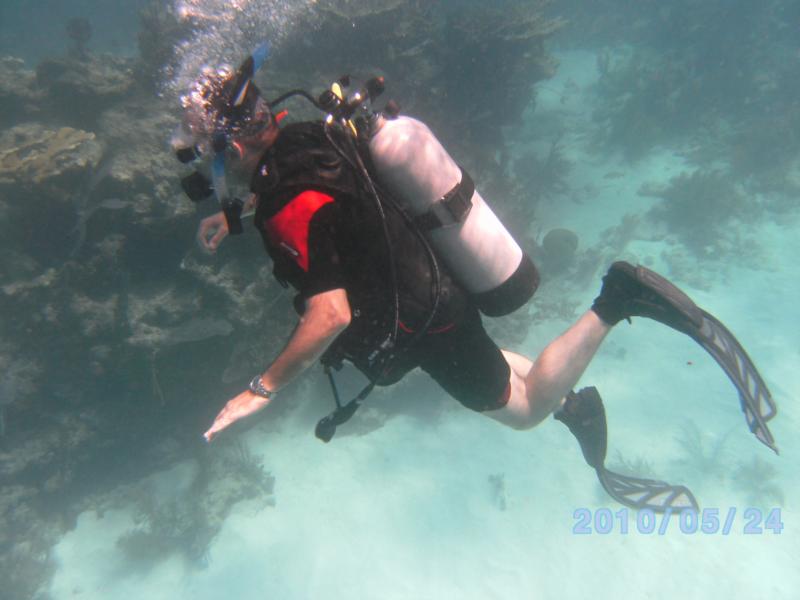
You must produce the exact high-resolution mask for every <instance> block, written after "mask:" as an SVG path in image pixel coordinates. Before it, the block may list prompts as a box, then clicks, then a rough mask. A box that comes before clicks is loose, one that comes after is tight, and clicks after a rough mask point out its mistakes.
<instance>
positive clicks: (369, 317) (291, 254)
mask: <svg viewBox="0 0 800 600" xmlns="http://www.w3.org/2000/svg"><path fill="white" fill-rule="evenodd" d="M251 188H252V190H253V192H254V193H256V194H258V196H259V202H258V208H257V210H256V215H255V225H256V227H257V229H258V230H259V231H260V233H261V236H262V239H263V241H264V246H265V248H266V250H267V252H268V253H269V255H270V256H271V257H272V259H273V265H274V269H273V271H274V273H275V276H276V277H277V278H278V279H279V280H280V281H283V282H286V283H289V284H291V286H292V287H293V288H295V289H296V290H297V292H298V295H297V298H296V299H295V307H296V308H298V310H299V311H302V309H303V306H304V304H305V299H307V298H310V297H311V296H314V295H316V294H319V293H322V292H326V291H330V290H334V289H339V288H343V289H344V290H346V292H347V297H348V301H349V303H350V307H351V311H352V319H351V324H350V326H349V327H348V328H347V329H346V330H345V331H344V332H343V333H342V334H341V335H340V336H339V337H338V338H337V340H336V342H335V343H334V346H335V348H336V350H337V351H339V352H340V353H341V358H347V359H349V360H351V361H352V362H354V363H355V364H356V366H358V367H359V368H360V369H361V370H362V371H365V372H367V374H368V375H369V370H370V365H369V364H368V361H367V357H368V356H370V354H371V353H372V352H373V350H374V349H375V348H376V347H378V346H379V345H380V344H381V343H382V342H383V341H384V340H385V339H386V338H387V336H388V335H389V333H390V332H391V330H392V329H393V325H394V318H395V312H394V295H393V286H392V281H391V276H390V268H389V264H390V263H389V254H388V250H387V243H386V238H385V235H384V229H383V224H382V221H381V216H380V214H379V213H378V211H377V207H376V204H375V200H374V199H373V198H372V197H371V196H369V194H368V193H366V192H365V191H364V189H363V187H362V184H361V182H360V180H359V179H358V177H357V176H356V174H355V173H354V172H353V170H352V168H351V167H350V166H349V165H348V164H347V163H346V162H345V161H344V160H343V159H341V157H340V156H339V155H338V154H337V153H336V151H335V150H334V149H333V148H332V147H331V146H330V144H329V142H328V140H327V138H326V137H325V134H324V130H323V128H322V124H321V123H298V124H293V125H289V126H287V127H286V128H284V129H283V130H282V131H281V134H280V136H279V138H278V140H277V141H276V143H275V144H274V145H273V147H272V148H270V150H269V151H268V152H267V153H266V154H265V156H264V157H263V158H262V160H261V162H260V164H259V166H258V168H257V170H256V174H255V176H254V178H253V181H252V184H251ZM384 211H385V215H386V225H387V228H388V231H389V239H390V243H391V248H392V256H393V257H394V264H395V271H396V277H397V284H398V295H399V300H400V302H399V306H400V319H399V323H398V328H399V329H400V330H401V331H404V332H406V333H408V332H413V331H415V330H416V329H417V328H419V327H421V326H422V324H424V323H425V321H426V319H427V318H428V316H429V315H430V311H431V308H432V306H433V302H434V298H433V294H434V289H433V275H432V272H433V271H432V268H431V263H430V258H429V256H428V254H427V252H426V251H425V248H424V246H423V244H422V242H421V241H420V240H419V238H418V237H417V236H416V235H415V234H414V233H413V231H412V230H411V228H410V226H409V225H408V224H407V222H406V221H405V220H404V219H403V217H402V216H401V215H400V214H399V213H398V212H397V211H396V210H394V209H392V208H391V207H390V206H387V205H386V204H384ZM440 273H441V275H440V287H441V291H440V294H441V295H440V305H439V306H440V308H439V310H438V311H437V315H436V317H435V318H434V321H433V323H432V324H431V329H432V330H442V329H445V328H447V327H449V326H451V325H452V323H453V322H455V321H457V320H458V319H459V318H460V316H461V315H462V313H463V312H464V310H465V308H466V305H467V303H468V300H467V296H466V294H465V293H464V292H463V290H461V288H460V287H459V286H458V285H456V284H455V283H454V282H453V280H452V278H451V277H450V276H449V274H448V273H447V271H446V269H445V268H444V267H443V265H441V263H440Z"/></svg>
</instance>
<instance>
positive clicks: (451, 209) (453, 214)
mask: <svg viewBox="0 0 800 600" xmlns="http://www.w3.org/2000/svg"><path fill="white" fill-rule="evenodd" d="M474 194H475V182H473V181H472V177H470V176H469V173H467V172H466V171H465V170H464V169H461V181H460V182H459V183H457V184H456V185H455V187H453V189H452V190H450V191H449V192H447V193H446V194H445V195H444V196H442V197H441V198H440V199H439V200H437V201H436V202H435V203H434V204H433V205H432V206H431V208H430V210H428V212H425V213H423V214H421V215H419V216H417V217H415V218H414V221H415V222H416V224H417V227H419V228H420V229H421V230H422V231H431V230H433V229H438V228H439V227H451V226H453V225H457V224H459V223H463V222H464V221H465V220H466V218H467V215H468V214H469V211H470V210H472V196H473V195H474Z"/></svg>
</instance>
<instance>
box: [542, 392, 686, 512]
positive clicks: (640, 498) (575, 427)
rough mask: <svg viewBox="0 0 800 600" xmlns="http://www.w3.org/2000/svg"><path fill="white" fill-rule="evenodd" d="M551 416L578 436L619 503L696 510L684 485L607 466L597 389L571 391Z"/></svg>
mask: <svg viewBox="0 0 800 600" xmlns="http://www.w3.org/2000/svg"><path fill="white" fill-rule="evenodd" d="M553 417H554V418H555V419H556V420H558V421H561V422H562V423H564V424H565V425H566V426H567V427H568V428H569V430H570V431H571V432H572V434H573V435H574V436H575V437H576V438H577V440H578V443H579V444H580V445H581V452H583V457H584V459H585V460H586V462H587V464H588V465H589V466H590V467H592V468H594V470H595V472H596V473H597V478H598V479H599V480H600V485H602V486H603V489H604V490H606V492H608V494H609V495H610V496H611V497H612V498H614V500H616V501H617V502H619V503H620V504H623V505H625V506H629V507H631V508H634V509H636V510H642V509H650V510H652V511H653V512H657V513H663V512H666V511H667V510H673V511H680V510H682V509H684V508H693V509H695V510H697V508H698V505H697V500H695V497H694V495H693V494H692V492H690V491H689V489H688V488H686V487H685V486H683V485H671V484H669V483H667V482H665V481H659V480H656V479H644V478H641V477H633V476H629V475H622V474H620V473H615V472H613V471H609V470H608V469H606V467H605V458H606V449H607V446H608V426H607V423H606V411H605V408H604V407H603V400H602V398H600V393H599V392H598V391H597V388H595V387H587V388H583V389H582V390H580V391H579V392H577V393H575V392H570V393H569V394H567V398H566V401H565V402H564V406H563V407H562V408H561V410H559V411H558V412H556V413H555V414H554V415H553Z"/></svg>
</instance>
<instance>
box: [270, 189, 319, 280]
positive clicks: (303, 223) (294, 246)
mask: <svg viewBox="0 0 800 600" xmlns="http://www.w3.org/2000/svg"><path fill="white" fill-rule="evenodd" d="M329 202H333V198H332V197H331V196H328V195H327V194H323V193H321V192H315V191H311V190H309V191H307V192H303V193H302V194H299V195H298V196H295V197H294V198H293V199H292V200H291V201H290V202H289V203H288V204H287V205H286V206H284V207H283V208H282V209H281V210H280V211H279V212H278V213H277V214H275V215H274V216H273V217H272V218H271V219H269V220H268V221H267V222H266V223H265V227H264V228H265V230H266V233H267V236H269V241H270V243H272V244H273V245H274V246H275V247H276V248H280V249H281V250H283V251H284V252H286V253H287V254H289V255H290V256H291V257H292V259H293V260H294V261H295V262H296V263H297V264H298V265H299V266H300V268H301V269H303V271H306V272H308V226H309V224H310V223H311V218H312V217H313V216H314V215H315V214H316V212H317V211H318V210H319V209H320V208H322V207H323V206H325V205H326V204H328V203H329Z"/></svg>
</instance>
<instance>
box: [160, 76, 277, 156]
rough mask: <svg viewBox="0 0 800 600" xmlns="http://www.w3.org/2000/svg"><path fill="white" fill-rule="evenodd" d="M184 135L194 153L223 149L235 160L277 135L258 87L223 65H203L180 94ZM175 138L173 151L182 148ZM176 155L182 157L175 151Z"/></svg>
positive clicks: (274, 122) (274, 124)
mask: <svg viewBox="0 0 800 600" xmlns="http://www.w3.org/2000/svg"><path fill="white" fill-rule="evenodd" d="M181 106H182V107H183V127H182V130H183V133H184V136H182V137H184V138H186V139H187V140H188V141H190V142H192V143H191V146H189V148H190V149H191V150H192V151H193V152H194V153H195V154H196V155H208V156H211V155H215V154H220V153H224V154H225V155H226V157H228V158H230V159H232V160H235V159H242V158H244V157H245V155H246V154H247V153H248V152H253V151H256V150H258V149H259V148H260V150H261V152H263V151H264V149H265V145H266V146H269V145H270V144H271V143H272V142H273V141H274V138H275V137H276V136H277V132H278V128H277V123H276V121H275V117H274V115H273V114H272V111H271V110H270V108H269V104H268V103H267V101H266V100H264V98H263V97H262V96H261V94H260V92H259V89H258V87H257V86H256V85H255V84H254V83H253V82H252V81H250V79H249V78H247V77H245V76H243V74H242V72H241V69H240V70H238V71H234V70H233V69H232V68H231V67H230V66H228V65H223V66H221V67H219V68H216V69H211V68H206V69H204V70H203V72H202V73H201V76H200V77H199V78H198V79H197V80H196V81H195V82H194V83H193V84H192V87H191V89H190V90H189V91H188V93H186V94H185V95H183V96H182V97H181ZM183 141H184V140H179V141H178V143H176V144H175V146H176V152H178V153H180V152H185V148H186V147H187V146H182V145H181V142H183ZM179 158H182V157H181V156H180V155H179Z"/></svg>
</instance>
